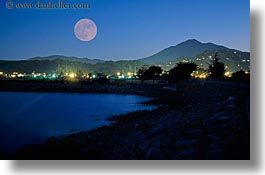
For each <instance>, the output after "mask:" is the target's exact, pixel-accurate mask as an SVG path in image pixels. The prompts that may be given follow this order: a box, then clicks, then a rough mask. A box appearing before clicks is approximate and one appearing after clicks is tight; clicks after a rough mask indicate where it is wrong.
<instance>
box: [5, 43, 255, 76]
mask: <svg viewBox="0 0 265 175" xmlns="http://www.w3.org/2000/svg"><path fill="white" fill-rule="evenodd" d="M216 52H218V56H219V58H220V61H222V62H223V63H224V64H225V66H226V70H227V71H232V72H235V71H238V70H241V69H242V70H245V71H246V70H249V69H250V53H249V52H242V51H239V50H235V49H230V48H227V47H224V46H220V45H216V44H213V43H202V42H200V41H198V40H195V39H190V40H187V41H184V42H182V43H180V44H177V45H176V46H171V47H168V48H166V49H164V50H162V51H160V52H158V53H156V54H154V55H152V56H149V57H146V58H141V59H138V60H126V61H122V60H121V61H104V60H100V59H88V58H78V57H68V56H63V55H52V56H48V57H34V58H30V59H27V60H21V61H7V60H5V61H4V60H2V61H1V60H0V71H3V72H13V71H19V72H29V73H30V72H32V71H35V72H53V73H54V72H60V71H62V70H63V71H76V70H79V69H80V70H82V71H83V72H86V73H87V72H101V73H105V74H115V72H124V73H125V72H135V71H136V70H137V69H138V68H140V67H141V66H142V65H144V64H145V65H150V66H151V65H160V66H161V67H162V68H163V70H165V71H168V70H169V69H170V68H172V67H174V66H175V65H176V63H177V62H188V61H193V62H195V63H196V64H198V65H199V67H200V68H204V69H206V68H208V64H209V63H211V61H212V59H213V56H214V55H215V53H216Z"/></svg>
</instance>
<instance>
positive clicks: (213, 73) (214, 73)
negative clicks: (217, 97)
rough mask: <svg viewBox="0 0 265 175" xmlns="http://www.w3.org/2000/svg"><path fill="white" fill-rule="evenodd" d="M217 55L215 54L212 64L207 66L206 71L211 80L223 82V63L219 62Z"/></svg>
mask: <svg viewBox="0 0 265 175" xmlns="http://www.w3.org/2000/svg"><path fill="white" fill-rule="evenodd" d="M219 60H220V59H219V58H218V53H215V55H214V60H213V61H212V64H210V65H209V68H208V71H209V72H210V77H211V78H212V80H223V79H224V73H225V66H224V63H222V62H220V61H219Z"/></svg>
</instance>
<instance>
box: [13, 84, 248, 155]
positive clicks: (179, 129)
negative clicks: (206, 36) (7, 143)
mask: <svg viewBox="0 0 265 175" xmlns="http://www.w3.org/2000/svg"><path fill="white" fill-rule="evenodd" d="M163 93H164V92H163ZM177 93H178V94H177V95H176V94H171V95H169V96H170V97H171V98H169V96H167V100H165V99H164V100H163V98H161V99H162V101H163V102H162V103H163V104H164V105H161V106H160V107H159V108H158V109H155V110H153V111H140V112H134V113H130V114H127V115H123V116H117V117H113V118H111V119H110V120H113V121H115V122H114V124H113V125H112V126H104V127H101V128H99V129H96V130H92V131H89V132H82V133H79V134H73V135H69V136H62V137H60V138H50V139H48V140H47V141H46V142H45V143H44V144H40V145H27V146H25V147H23V148H21V149H19V150H18V151H17V153H16V155H15V156H14V157H12V159H249V158H250V127H249V118H248V116H249V107H248V106H249V103H248V99H249V87H247V86H242V85H238V84H226V83H224V84H223V83H221V84H218V83H206V84H204V85H196V84H195V85H192V84H190V85H187V86H185V87H183V88H182V90H181V92H180V91H179V92H177ZM161 94H162V92H161ZM180 94H181V95H180ZM162 96H164V95H163V94H162V95H161V97H162ZM165 96H166V95H165ZM165 102H168V103H165Z"/></svg>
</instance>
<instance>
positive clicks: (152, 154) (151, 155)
mask: <svg viewBox="0 0 265 175" xmlns="http://www.w3.org/2000/svg"><path fill="white" fill-rule="evenodd" d="M159 154H160V151H159V150H158V149H157V148H155V147H151V148H150V149H149V150H148V151H147V153H146V154H145V156H144V158H145V159H158V158H159V157H158V156H159Z"/></svg>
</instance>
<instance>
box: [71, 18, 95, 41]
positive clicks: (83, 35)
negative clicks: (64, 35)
mask: <svg viewBox="0 0 265 175" xmlns="http://www.w3.org/2000/svg"><path fill="white" fill-rule="evenodd" d="M74 33H75V36H76V38H77V39H79V40H81V41H91V40H93V39H94V38H95V36H96V35H97V25H96V24H95V23H94V22H93V21H92V20H90V19H80V20H79V21H78V22H77V23H76V24H75V29H74Z"/></svg>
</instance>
